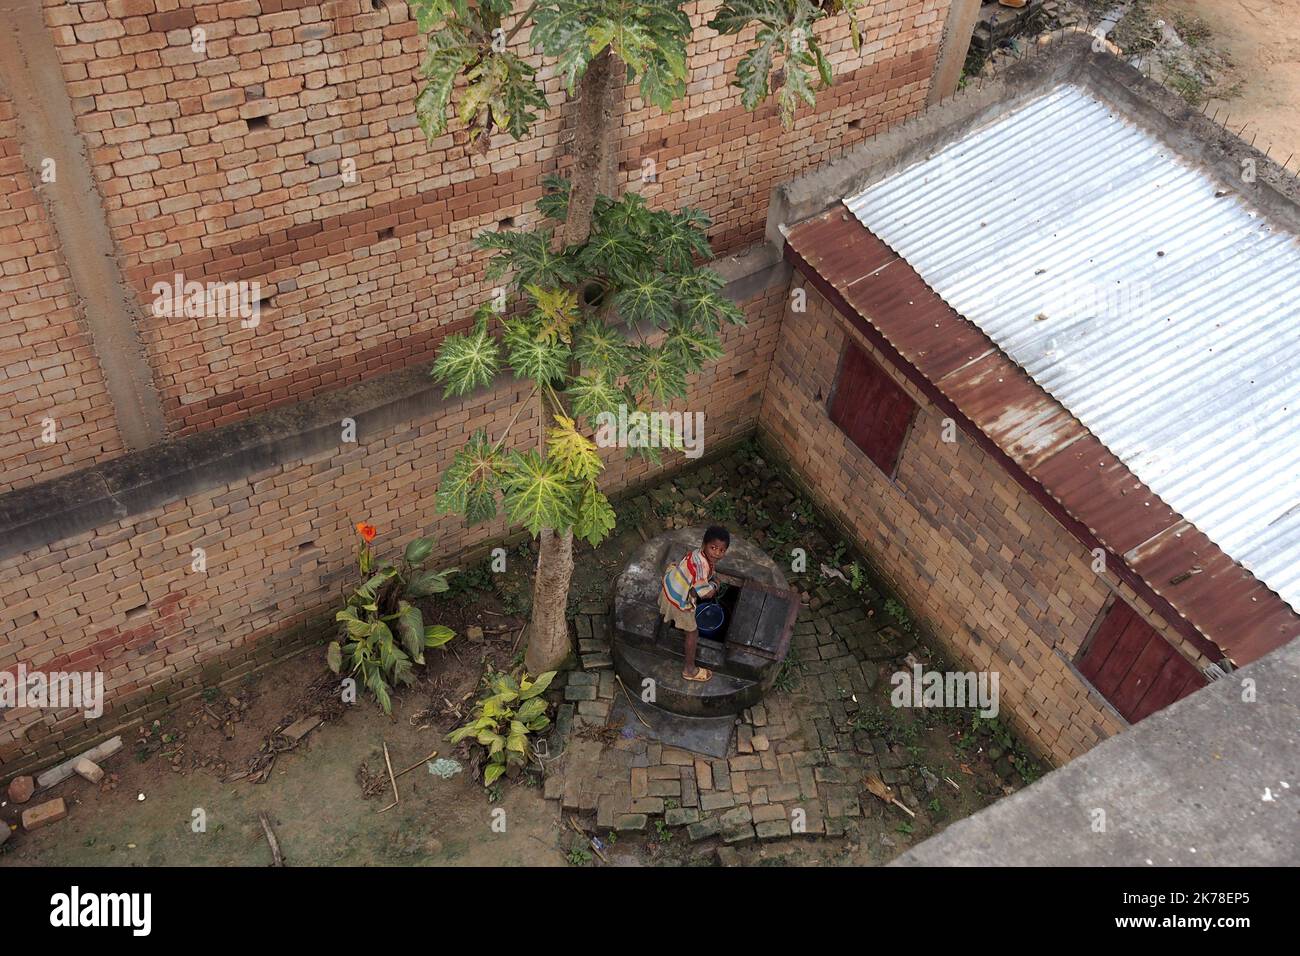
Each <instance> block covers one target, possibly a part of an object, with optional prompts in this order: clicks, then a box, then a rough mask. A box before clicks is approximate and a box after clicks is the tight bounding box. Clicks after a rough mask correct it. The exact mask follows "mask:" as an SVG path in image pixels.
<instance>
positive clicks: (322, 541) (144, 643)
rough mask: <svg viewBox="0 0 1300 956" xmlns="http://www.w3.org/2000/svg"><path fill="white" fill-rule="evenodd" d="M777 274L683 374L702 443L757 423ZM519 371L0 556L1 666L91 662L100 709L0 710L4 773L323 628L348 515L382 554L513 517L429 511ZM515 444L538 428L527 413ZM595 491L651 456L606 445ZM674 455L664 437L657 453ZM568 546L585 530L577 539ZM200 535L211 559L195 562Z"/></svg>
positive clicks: (349, 535) (343, 553) (461, 537)
mask: <svg viewBox="0 0 1300 956" xmlns="http://www.w3.org/2000/svg"><path fill="white" fill-rule="evenodd" d="M783 296H784V289H783V288H781V287H780V286H779V285H778V286H776V287H774V288H773V289H772V290H770V291H768V292H764V293H760V294H758V295H756V296H755V297H754V298H752V299H751V300H749V301H748V302H747V303H746V313H747V316H748V320H749V324H748V325H747V326H745V327H732V328H728V329H726V330H724V335H723V338H724V347H725V348H726V355H725V357H724V358H723V359H722V360H721V361H719V362H718V363H716V364H715V365H714V366H713V367H711V368H709V369H707V370H706V371H704V372H702V373H700V374H699V375H696V376H693V377H692V379H691V384H692V389H693V391H692V396H691V398H690V400H689V401H688V402H686V403H684V404H683V406H682V407H683V408H690V409H701V408H707V409H708V411H707V417H706V420H705V435H704V438H705V442H706V446H705V450H706V453H707V452H708V451H711V450H714V449H717V448H718V447H720V446H723V445H725V444H727V443H728V442H730V441H733V440H736V439H739V438H740V437H742V436H743V435H745V434H747V433H749V432H751V431H752V430H753V428H754V426H755V425H756V423H757V420H758V413H759V408H760V404H761V396H762V390H763V384H764V381H765V380H766V377H767V374H766V373H767V370H768V368H769V367H770V364H771V358H772V353H773V350H774V349H775V347H776V343H777V338H778V335H779V323H780V315H781V308H782V303H783V301H784V298H783ZM527 391H528V390H527V388H526V387H524V386H523V385H521V384H518V383H513V382H510V383H505V382H502V383H501V384H500V387H497V388H495V389H492V390H487V391H484V392H480V393H477V394H475V395H472V396H469V397H467V398H465V399H464V400H451V401H446V402H442V403H440V404H438V405H437V406H436V407H433V408H430V409H429V412H428V414H427V415H425V416H422V417H418V418H417V419H415V420H411V421H409V422H404V423H400V424H398V425H395V426H393V427H390V428H387V429H385V430H383V431H382V432H378V433H376V434H373V435H367V434H364V433H362V434H358V443H357V444H355V445H351V444H348V445H342V444H341V445H340V446H339V447H337V448H331V449H329V450H327V451H325V452H322V453H319V454H312V455H309V456H307V457H303V458H299V459H294V460H289V461H286V462H284V463H283V464H282V465H279V466H276V467H272V468H268V469H263V470H260V471H257V472H255V473H253V474H249V475H248V476H247V477H246V478H241V479H239V480H234V481H229V482H226V483H223V484H220V485H217V486H215V487H210V488H206V489H205V490H203V491H201V492H197V493H191V494H188V495H185V496H184V497H180V498H177V499H175V500H172V501H169V502H167V503H165V504H163V505H161V506H159V507H156V508H150V509H148V510H144V511H141V512H140V513H138V514H132V515H131V516H129V517H128V518H125V519H123V520H121V521H120V522H117V523H114V524H112V525H106V526H102V527H99V528H96V529H94V530H92V531H87V532H85V533H81V534H76V535H74V536H71V537H67V538H65V539H63V540H59V541H55V542H51V543H50V544H49V545H47V546H45V547H40V548H36V549H33V550H30V551H28V552H27V553H25V554H21V555H18V556H15V557H11V558H8V559H5V560H3V561H0V670H8V671H11V672H12V671H14V670H15V669H16V668H17V666H18V664H19V663H20V662H21V663H23V664H25V665H26V666H27V668H28V669H29V670H32V669H37V668H39V669H42V670H45V671H55V670H76V671H96V670H99V671H103V672H104V673H105V675H106V677H105V682H106V698H107V701H106V704H107V706H106V712H105V715H104V716H103V717H102V718H101V719H100V720H98V721H96V722H94V724H93V726H92V725H91V724H90V723H88V721H87V720H86V718H85V717H84V716H83V715H82V714H81V713H80V712H70V713H69V712H57V711H49V710H46V711H38V710H33V709H27V710H7V709H6V710H0V778H4V777H7V776H10V775H11V774H13V773H16V772H18V770H20V769H22V768H23V767H26V766H30V765H33V764H38V763H48V762H50V761H51V760H52V759H53V758H54V757H56V756H58V755H60V754H63V753H66V752H69V751H71V750H75V748H76V746H78V745H79V744H81V743H85V742H87V741H88V740H89V739H90V738H92V737H102V736H105V735H107V734H110V733H111V732H112V731H113V729H114V728H115V727H118V726H121V725H123V724H126V723H130V722H134V721H136V720H138V719H140V718H141V717H142V716H144V715H146V714H153V713H157V712H160V711H162V710H164V709H166V708H167V707H169V706H171V705H173V704H174V703H175V702H176V701H178V700H181V699H184V698H185V697H186V696H190V695H193V694H196V693H198V692H199V690H200V689H201V687H202V686H203V684H204V682H207V683H208V684H209V685H211V683H213V682H214V681H215V680H218V679H225V678H228V677H231V676H236V675H239V674H242V673H244V672H245V671H247V670H249V669H251V668H252V667H254V666H256V665H258V664H259V663H261V662H264V661H266V660H268V659H270V658H273V657H275V656H276V655H278V654H284V653H287V652H289V651H290V650H292V649H294V648H296V647H301V646H302V645H303V643H304V642H305V641H313V640H319V639H321V638H322V637H323V635H324V634H326V633H327V632H328V625H326V624H324V623H323V621H324V620H325V619H326V618H328V617H329V616H330V612H331V611H332V608H333V603H334V602H335V600H336V599H337V597H338V595H339V594H340V593H341V592H342V589H343V586H344V585H345V584H346V583H347V582H348V581H350V580H351V577H350V575H351V570H352V562H353V560H354V557H353V556H354V547H355V542H356V535H355V532H354V530H353V528H354V526H355V524H356V522H358V521H361V520H366V521H369V522H371V523H373V524H374V525H376V526H377V527H378V528H379V529H380V534H381V538H380V539H379V544H378V546H379V548H380V551H381V554H392V553H396V552H398V551H399V550H400V548H401V547H404V546H405V544H406V542H407V541H409V540H410V539H411V538H414V537H416V536H418V535H420V534H433V535H435V536H436V537H437V539H438V552H439V554H441V555H444V556H446V557H447V558H448V559H450V557H452V556H454V555H456V554H457V553H459V552H462V551H464V550H465V549H467V548H471V547H473V546H475V545H476V544H478V543H481V542H486V541H489V540H493V539H497V538H500V537H502V536H504V535H505V534H506V533H507V531H508V530H509V529H508V528H507V525H506V522H505V520H504V519H503V518H498V519H497V520H495V521H493V522H490V523H487V524H484V525H481V526H476V527H473V528H469V527H466V525H465V522H464V521H463V520H462V519H460V518H457V517H454V516H446V515H438V514H436V513H435V510H434V496H433V492H434V489H435V487H436V485H437V482H438V479H439V477H440V475H441V473H442V470H443V468H444V467H445V466H446V464H447V462H448V461H449V459H450V457H451V455H452V454H453V453H454V452H455V451H456V450H457V449H459V448H460V447H461V446H462V444H463V442H464V438H465V435H466V434H467V433H468V432H469V431H471V430H473V429H475V428H478V427H486V428H488V429H489V431H490V432H491V433H492V434H494V435H499V434H500V431H501V429H502V428H503V427H504V426H505V424H506V423H507V422H508V421H509V419H510V417H511V415H512V413H513V411H514V408H515V403H516V402H517V401H518V400H520V399H521V398H522V397H523V396H524V395H526V394H527ZM512 436H514V438H515V440H516V441H517V442H518V444H519V445H521V446H523V445H528V444H530V443H532V442H535V441H536V427H535V426H530V425H529V424H528V423H527V422H526V421H524V420H521V421H520V423H519V424H518V425H516V427H515V430H514V431H513V432H512ZM606 457H607V462H608V466H607V469H606V471H605V472H604V474H603V475H602V484H603V486H604V487H605V489H606V490H607V492H610V493H613V492H616V491H618V490H619V489H623V488H628V487H630V486H633V485H636V484H639V483H641V482H644V481H646V480H648V479H649V478H650V477H651V476H652V473H653V469H652V467H651V466H650V465H649V464H647V463H646V462H644V461H643V460H641V459H639V458H637V459H627V458H626V457H625V454H624V452H623V451H621V450H618V449H610V450H609V452H608V453H607V456H606ZM682 460H683V459H682V456H680V455H678V454H675V453H666V454H665V456H664V461H665V464H664V466H663V468H665V469H667V468H673V467H677V466H679V465H680V464H681V462H682ZM578 547H579V549H585V548H586V545H583V544H579V545H578ZM194 548H202V549H204V552H205V555H206V562H207V570H206V573H202V574H199V573H195V572H193V571H191V562H192V557H191V555H192V551H193V549H194Z"/></svg>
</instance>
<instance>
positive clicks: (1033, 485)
mask: <svg viewBox="0 0 1300 956" xmlns="http://www.w3.org/2000/svg"><path fill="white" fill-rule="evenodd" d="M822 218H825V217H822ZM845 221H846V222H847V223H849V224H850V228H855V229H860V230H862V231H863V232H864V233H866V234H867V235H871V236H872V238H873V239H875V240H876V241H877V242H879V243H880V244H881V245H883V246H885V247H886V248H890V247H889V246H888V244H887V243H885V242H884V241H883V240H881V239H880V238H879V237H878V236H874V235H873V234H872V233H871V232H870V230H868V229H866V227H864V226H863V225H862V224H861V223H860V222H858V220H857V219H856V217H852V216H850V217H848V220H845ZM800 225H804V223H801V224H800ZM796 237H797V229H792V230H790V233H789V238H790V239H791V241H790V242H788V243H787V244H786V247H785V250H784V253H785V255H786V257H787V258H788V259H789V260H790V261H791V264H792V265H793V266H794V267H795V268H796V269H798V270H799V271H800V272H801V273H803V274H804V275H805V276H806V277H807V278H808V279H809V280H810V281H812V282H813V284H814V285H815V286H817V287H818V288H819V289H820V290H821V291H822V292H823V294H828V298H830V299H831V301H832V303H833V304H834V305H835V306H836V308H837V310H838V311H839V312H840V313H841V314H843V315H844V316H845V317H847V318H849V319H850V320H856V322H855V325H856V326H857V327H858V328H859V329H860V330H861V331H863V333H864V334H866V335H867V337H868V338H869V339H871V340H872V341H873V342H874V343H876V344H883V346H884V347H885V348H884V351H886V353H887V354H890V357H891V359H894V360H895V362H894V364H895V365H896V367H897V368H898V370H899V371H900V372H901V373H902V374H904V375H905V376H906V377H908V378H909V379H911V380H912V381H913V383H914V384H916V385H917V386H918V387H919V388H921V390H922V391H923V392H925V393H926V394H927V396H928V397H930V398H931V399H932V400H934V399H937V400H936V404H939V405H940V406H941V407H943V408H944V410H945V411H948V412H949V413H950V414H952V415H953V417H954V418H955V420H957V421H958V422H960V423H964V424H965V426H966V427H965V429H964V430H966V431H967V432H968V433H972V437H974V438H976V440H977V442H978V443H979V444H980V446H981V447H982V448H984V449H985V450H986V451H990V452H991V453H993V454H994V456H995V458H998V459H999V460H1002V461H1003V462H1004V467H1005V465H1006V464H1008V463H1009V464H1010V465H1011V466H1012V468H1010V469H1008V470H1009V471H1010V472H1011V474H1012V476H1013V477H1015V478H1016V479H1017V481H1018V482H1019V483H1020V484H1021V485H1022V486H1023V487H1025V488H1026V490H1029V491H1030V492H1031V494H1034V496H1035V497H1037V498H1038V499H1039V500H1040V502H1042V499H1043V498H1044V497H1045V498H1047V499H1048V500H1049V501H1050V502H1052V503H1053V504H1054V506H1055V507H1050V506H1049V511H1052V512H1056V511H1057V510H1059V512H1060V513H1059V514H1055V517H1057V519H1058V521H1059V520H1061V519H1062V517H1064V518H1065V519H1066V520H1064V521H1062V524H1064V525H1065V526H1066V528H1067V530H1069V531H1071V533H1072V534H1074V536H1075V537H1077V538H1079V539H1080V540H1082V541H1083V543H1084V544H1085V545H1091V544H1093V543H1095V544H1096V545H1099V546H1101V547H1102V548H1103V549H1104V550H1105V551H1106V552H1107V554H1108V555H1110V557H1112V558H1113V559H1114V562H1115V563H1114V565H1113V567H1114V568H1115V570H1116V574H1117V576H1119V577H1120V578H1121V579H1122V580H1124V581H1125V582H1126V583H1128V584H1129V585H1130V586H1131V587H1133V588H1134V590H1135V591H1137V592H1138V593H1139V594H1140V595H1141V596H1142V597H1143V598H1144V599H1146V600H1147V602H1148V603H1150V604H1152V605H1153V606H1154V607H1156V608H1157V610H1159V611H1161V613H1162V616H1164V617H1165V618H1166V619H1167V620H1168V622H1169V624H1170V625H1172V626H1174V627H1175V629H1176V630H1178V632H1179V633H1180V634H1182V635H1183V636H1184V637H1186V638H1187V639H1188V640H1189V641H1190V642H1191V643H1193V645H1194V646H1196V647H1197V648H1198V649H1199V650H1200V651H1201V652H1202V653H1205V654H1206V655H1207V656H1210V657H1212V658H1213V657H1215V656H1216V654H1217V655H1219V656H1221V657H1226V658H1228V659H1229V660H1232V661H1233V662H1234V663H1237V664H1242V663H1248V662H1249V661H1250V660H1254V659H1256V658H1257V657H1259V656H1261V655H1262V654H1263V653H1266V651H1261V652H1260V653H1259V654H1253V653H1252V654H1251V656H1249V657H1248V658H1245V659H1243V660H1238V659H1237V658H1236V657H1235V656H1234V652H1233V650H1232V646H1231V644H1232V642H1231V641H1230V640H1227V641H1225V640H1223V639H1222V638H1220V637H1217V636H1216V637H1211V636H1210V635H1208V634H1206V633H1205V632H1204V631H1203V630H1201V628H1200V627H1199V626H1198V625H1197V624H1196V622H1195V621H1193V620H1192V619H1191V618H1189V617H1188V616H1187V614H1186V613H1185V612H1184V611H1183V610H1182V609H1181V608H1180V607H1179V606H1178V605H1177V604H1175V603H1174V601H1173V600H1171V599H1170V598H1169V597H1166V596H1165V595H1164V593H1162V592H1161V590H1160V589H1159V588H1158V587H1157V586H1156V585H1155V584H1153V583H1152V582H1150V581H1148V580H1147V579H1146V578H1144V577H1143V576H1142V575H1141V574H1140V573H1139V572H1138V571H1137V570H1136V569H1135V568H1133V567H1132V565H1130V563H1129V562H1128V561H1127V560H1125V558H1124V556H1123V555H1121V554H1120V553H1118V552H1117V551H1116V550H1115V549H1114V548H1113V547H1112V546H1111V545H1110V544H1108V543H1107V542H1106V541H1105V540H1103V539H1102V537H1101V535H1100V534H1099V533H1098V532H1097V530H1096V529H1095V528H1092V527H1090V526H1089V525H1088V524H1086V523H1085V522H1084V521H1082V520H1081V519H1080V518H1079V517H1078V516H1077V515H1076V514H1075V512H1074V511H1073V510H1072V509H1071V508H1070V507H1069V505H1067V504H1066V503H1065V502H1064V501H1062V500H1061V499H1060V498H1059V497H1057V495H1056V494H1054V493H1053V492H1052V490H1051V489H1049V488H1048V487H1047V486H1046V485H1044V484H1043V483H1042V482H1041V481H1040V480H1039V479H1038V478H1037V477H1035V476H1034V475H1032V474H1030V473H1029V472H1028V471H1027V470H1026V469H1025V468H1024V467H1023V466H1022V465H1021V463H1020V461H1019V460H1018V459H1017V458H1016V457H1015V456H1014V455H1013V454H1012V453H1011V452H1009V451H1008V450H1007V449H1004V448H1003V447H1002V446H1001V445H1000V444H998V443H997V442H996V441H995V440H994V439H993V438H991V437H990V436H989V435H988V434H986V433H985V432H984V430H983V429H982V428H980V426H979V425H978V424H977V423H975V422H974V421H973V420H972V419H971V418H969V417H968V416H967V415H966V414H964V413H963V412H962V410H961V409H960V408H959V407H958V405H957V404H956V402H955V401H954V400H953V399H952V398H950V397H949V395H948V393H947V392H946V391H945V390H944V389H943V388H942V386H941V385H940V384H939V383H938V382H936V381H933V380H932V379H931V378H930V377H929V376H928V375H927V374H926V373H925V372H924V371H922V369H920V368H919V367H917V366H916V365H914V364H913V360H912V357H910V356H908V355H906V354H904V352H903V351H902V349H901V348H900V347H899V346H897V345H896V344H895V343H894V341H893V340H892V339H891V338H890V337H889V335H888V333H886V332H885V331H884V330H883V329H882V328H880V326H879V325H877V323H876V322H874V321H872V320H871V318H869V317H868V316H866V315H863V314H862V313H860V312H859V311H858V310H857V309H855V308H854V307H853V306H852V305H851V304H850V303H849V302H848V301H847V300H846V299H845V298H844V296H843V295H842V293H841V291H840V289H839V288H838V286H836V285H835V284H834V282H833V281H832V280H831V279H829V278H828V277H825V276H822V275H821V274H820V273H819V272H818V271H817V269H816V268H815V267H813V266H812V265H811V264H810V263H809V262H808V261H807V260H806V259H805V258H804V255H803V252H802V251H801V250H800V249H799V248H798V244H797V238H796ZM891 251H893V250H892V249H891ZM896 261H898V260H895V262H896ZM892 264H894V263H893V262H891V265H892ZM903 267H904V268H907V269H909V270H911V266H910V265H908V264H906V262H905V260H903ZM911 271H912V272H913V273H914V274H915V270H911ZM916 279H917V281H918V282H920V283H921V284H922V285H924V286H925V288H927V289H929V288H930V287H929V286H928V285H927V284H926V283H925V282H924V280H922V279H921V277H920V276H919V275H916ZM930 291H931V292H932V293H933V290H932V289H931V290H930ZM949 311H952V310H951V309H950V310H949ZM952 316H953V318H954V319H956V320H957V321H960V322H962V323H963V324H965V325H968V326H970V327H971V328H972V329H973V330H974V331H975V332H976V333H978V334H979V335H980V336H981V337H982V338H984V339H985V340H987V341H988V342H989V346H990V351H991V352H997V353H998V354H999V355H1000V356H1001V358H1002V359H1003V361H1005V363H1006V365H1007V370H1008V371H1009V372H1013V373H1014V374H1016V375H1019V376H1023V377H1024V378H1025V380H1026V381H1027V382H1028V383H1029V385H1030V386H1031V387H1032V388H1033V389H1035V390H1037V391H1039V392H1041V393H1042V395H1043V397H1044V399H1045V400H1046V401H1047V402H1049V403H1051V404H1052V405H1054V406H1056V407H1059V408H1061V410H1062V411H1063V412H1064V413H1065V414H1067V415H1069V417H1070V418H1071V419H1072V420H1074V421H1075V422H1078V419H1076V418H1074V416H1073V415H1072V414H1070V412H1069V410H1068V409H1065V408H1064V407H1063V406H1061V405H1060V403H1059V402H1057V401H1056V400H1055V399H1053V398H1052V397H1051V395H1050V394H1048V393H1047V392H1046V391H1044V390H1043V389H1042V387H1041V386H1039V385H1038V384H1037V383H1035V382H1034V381H1033V379H1032V378H1030V377H1029V376H1028V375H1027V374H1026V373H1025V371H1024V370H1023V369H1022V368H1021V367H1020V366H1019V365H1017V364H1016V363H1015V362H1013V361H1012V360H1011V359H1010V358H1008V357H1006V355H1005V354H1004V353H1002V351H1001V349H999V348H998V347H997V345H996V344H995V343H993V342H992V340H991V339H989V338H988V336H987V335H985V333H984V332H983V331H981V330H980V329H979V328H978V327H977V326H974V325H973V323H971V322H970V321H969V320H968V319H966V318H965V317H963V316H961V315H960V314H959V313H957V312H955V311H953V312H952ZM949 374H952V373H949ZM1079 429H1080V432H1081V435H1080V436H1079V437H1083V436H1090V437H1092V438H1093V439H1094V440H1096V436H1095V435H1092V433H1091V432H1090V431H1088V430H1087V429H1086V428H1084V426H1083V425H1082V423H1080V424H1079ZM1098 443H1099V444H1101V443H1100V441H1099V442H1098ZM1066 447H1068V446H1066ZM1063 450H1064V449H1061V450H1058V452H1057V453H1056V454H1060V451H1063ZM1051 457H1055V455H1053V456H1051ZM1116 461H1117V462H1118V463H1119V464H1120V466H1121V467H1123V463H1122V462H1119V460H1118V458H1117V459H1116ZM1040 464H1041V463H1040ZM1130 474H1131V472H1130ZM1133 481H1134V483H1135V484H1136V485H1139V486H1140V487H1141V488H1142V489H1144V491H1146V493H1147V494H1149V495H1150V497H1151V498H1152V499H1155V500H1157V501H1162V503H1163V504H1165V507H1169V506H1168V503H1167V502H1163V500H1162V499H1160V498H1159V496H1158V495H1156V494H1154V492H1151V491H1150V489H1149V488H1147V486H1146V485H1145V484H1143V483H1142V482H1141V481H1139V480H1138V478H1137V477H1136V476H1133ZM1043 503H1045V502H1043ZM1169 510H1170V511H1171V512H1173V513H1174V514H1175V515H1177V518H1178V521H1174V522H1171V524H1170V526H1169V527H1167V528H1165V529H1164V531H1162V532H1161V534H1164V533H1165V532H1168V531H1171V530H1173V529H1174V528H1177V527H1179V526H1181V525H1182V524H1186V521H1185V519H1183V517H1182V515H1179V514H1178V513H1177V512H1176V511H1174V509H1173V508H1169ZM1081 532H1082V533H1081ZM1156 537H1159V535H1157V536H1156ZM1089 539H1091V540H1089ZM1211 545H1212V546H1213V547H1214V548H1215V549H1216V550H1218V551H1219V552H1220V553H1222V549H1219V548H1218V546H1217V545H1213V542H1211ZM1141 547H1142V546H1138V548H1136V549H1133V550H1134V551H1137V550H1140V549H1141ZM1225 557H1227V556H1226V555H1225ZM1228 560H1229V561H1230V562H1231V563H1232V564H1233V566H1234V567H1236V568H1237V569H1238V571H1239V572H1240V573H1241V575H1243V576H1244V577H1246V578H1249V579H1250V580H1251V581H1254V582H1257V583H1258V584H1259V585H1260V587H1261V588H1262V589H1263V590H1265V591H1266V592H1267V593H1268V594H1269V595H1271V596H1273V597H1274V598H1275V599H1276V601H1277V602H1278V603H1279V604H1280V605H1281V606H1282V607H1283V608H1285V609H1286V611H1287V612H1288V614H1289V615H1290V616H1291V617H1292V618H1293V619H1294V620H1295V625H1296V626H1295V630H1294V632H1293V633H1292V634H1291V635H1290V638H1294V637H1295V636H1296V635H1297V634H1300V615H1297V614H1296V613H1295V612H1294V611H1293V610H1292V609H1291V608H1290V606H1289V605H1287V604H1286V602H1284V601H1282V598H1281V597H1280V596H1278V595H1277V594H1276V592H1274V591H1272V590H1271V589H1269V588H1267V586H1266V585H1264V584H1263V582H1261V581H1259V579H1258V578H1256V577H1255V576H1254V575H1252V574H1251V573H1250V572H1249V571H1247V570H1246V569H1245V568H1243V567H1241V565H1240V564H1238V563H1237V562H1235V561H1232V559H1231V558H1230V557H1228ZM1290 638H1288V639H1287V640H1289V639H1290ZM1281 643H1286V641H1282V642H1279V643H1278V644H1274V645H1273V647H1277V646H1280V645H1281ZM1273 647H1270V648H1268V649H1269V650H1271V649H1273Z"/></svg>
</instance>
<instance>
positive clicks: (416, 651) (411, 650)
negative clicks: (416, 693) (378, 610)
mask: <svg viewBox="0 0 1300 956" xmlns="http://www.w3.org/2000/svg"><path fill="white" fill-rule="evenodd" d="M398 608H399V610H398V613H397V633H398V636H400V637H401V639H402V646H403V647H405V648H406V653H407V654H409V655H410V657H411V659H412V660H414V661H416V662H418V663H420V664H423V663H424V615H423V614H421V613H420V609H419V608H418V607H415V606H413V605H411V604H407V603H406V602H405V601H402V602H401V603H400V604H399V605H398Z"/></svg>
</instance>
